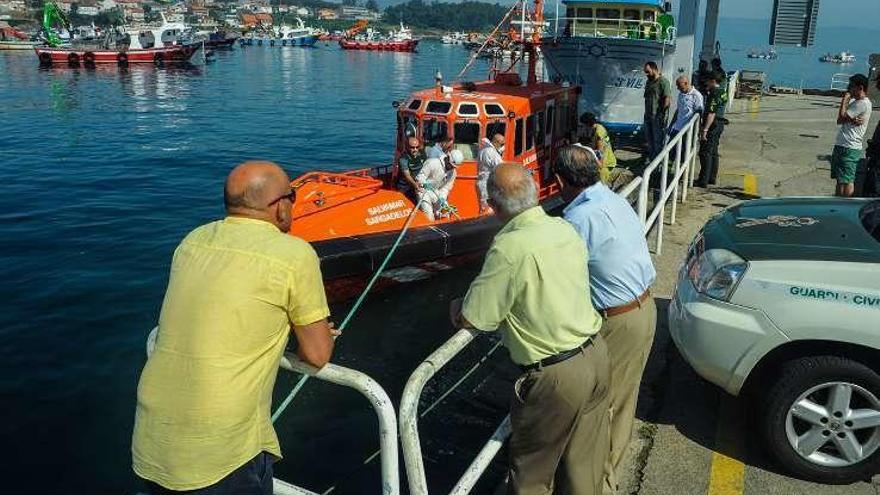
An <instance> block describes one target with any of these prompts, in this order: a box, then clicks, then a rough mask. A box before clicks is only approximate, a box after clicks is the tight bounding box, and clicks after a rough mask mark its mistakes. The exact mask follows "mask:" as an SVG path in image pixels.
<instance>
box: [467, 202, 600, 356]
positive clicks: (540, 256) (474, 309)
mask: <svg viewBox="0 0 880 495" xmlns="http://www.w3.org/2000/svg"><path fill="white" fill-rule="evenodd" d="M462 315H463V316H464V317H465V319H467V321H468V322H470V323H471V324H472V325H473V326H474V327H476V328H477V329H479V330H484V331H491V330H495V329H498V330H499V331H500V332H501V338H502V341H503V342H504V345H505V346H506V347H507V348H508V350H509V351H510V357H511V358H512V359H513V361H514V362H515V363H517V364H531V363H535V362H537V361H540V360H541V359H544V358H546V357H549V356H553V355H555V354H559V353H560V352H562V351H567V350H570V349H574V348H575V347H577V346H579V345H581V344H583V343H584V341H585V340H587V338H588V337H590V336H591V335H594V334H596V333H598V332H599V328H600V327H601V326H602V319H601V318H600V316H599V314H598V313H597V312H596V310H595V309H593V304H592V302H591V299H590V283H589V279H588V274H587V248H586V247H585V245H584V242H583V240H582V239H581V238H580V237H579V236H578V234H577V232H575V230H574V228H572V227H571V225H569V224H568V222H566V221H565V220H563V219H561V218H554V217H550V216H548V215H547V214H546V213H544V210H543V209H542V208H541V207H540V206H536V207H534V208H531V209H529V210H526V211H524V212H522V213H520V214H519V215H517V216H516V217H514V218H513V219H512V220H511V221H510V222H508V223H507V225H505V226H504V228H502V229H501V231H500V232H498V234H497V235H496V236H495V240H494V241H493V242H492V246H491V247H490V248H489V252H488V253H487V254H486V260H485V262H484V263H483V269H482V271H481V272H480V274H479V276H477V278H476V279H474V281H473V282H472V283H471V287H470V289H468V292H467V295H465V298H464V303H463V305H462Z"/></svg>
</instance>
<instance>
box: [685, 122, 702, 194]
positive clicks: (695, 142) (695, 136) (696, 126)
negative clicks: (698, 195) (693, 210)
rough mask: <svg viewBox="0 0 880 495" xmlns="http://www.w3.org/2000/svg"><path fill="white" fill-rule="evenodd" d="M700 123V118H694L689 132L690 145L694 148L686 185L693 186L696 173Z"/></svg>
mask: <svg viewBox="0 0 880 495" xmlns="http://www.w3.org/2000/svg"><path fill="white" fill-rule="evenodd" d="M701 127H702V123H701V120H700V119H696V120H695V121H694V124H693V132H691V143H690V146H691V147H692V149H693V150H694V152H693V154H692V155H691V169H690V173H689V174H688V187H694V178H695V177H696V175H697V158H699V155H700V128H701Z"/></svg>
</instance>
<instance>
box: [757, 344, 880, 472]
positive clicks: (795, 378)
mask: <svg viewBox="0 0 880 495" xmlns="http://www.w3.org/2000/svg"><path fill="white" fill-rule="evenodd" d="M775 375H776V376H777V377H778V378H777V379H776V381H775V382H773V384H772V386H771V387H770V388H769V389H767V391H766V393H765V394H763V397H762V406H763V407H762V408H761V415H760V418H759V420H758V421H759V429H760V431H761V436H762V440H763V441H764V444H765V447H766V449H767V450H768V451H769V452H770V453H771V454H772V455H773V457H774V458H775V459H776V460H777V461H778V462H779V463H780V464H781V465H782V466H783V467H785V468H786V469H788V470H789V471H791V472H793V473H795V474H796V475H798V476H801V477H802V478H804V479H806V480H809V481H814V482H817V483H824V484H835V485H842V484H850V483H855V482H857V481H864V480H868V479H870V478H871V477H872V476H873V475H874V474H877V473H878V472H880V449H877V451H875V452H874V453H873V454H872V455H871V456H870V457H868V458H867V459H865V460H863V461H861V462H859V463H857V464H853V465H851V466H845V467H838V468H830V467H825V466H819V465H816V464H813V463H811V462H809V461H807V460H806V459H804V458H802V457H801V456H800V455H799V454H798V453H797V452H795V451H794V449H792V447H791V444H789V442H788V437H787V436H786V434H785V418H786V416H787V414H788V410H789V408H790V407H791V405H792V404H793V403H794V401H795V400H796V399H797V398H798V397H799V396H800V395H801V394H802V393H804V392H805V391H806V390H808V389H809V388H811V387H814V386H816V385H819V384H822V383H828V382H837V381H840V382H849V383H854V384H856V385H859V386H860V387H863V388H864V389H866V390H868V391H869V392H871V393H872V394H874V395H875V396H876V397H878V398H880V375H878V374H877V372H875V371H874V370H872V369H871V368H869V367H868V366H866V365H864V364H862V363H860V362H858V361H855V360H852V359H848V358H844V357H840V356H810V357H803V358H798V359H794V360H792V361H789V362H787V363H784V364H783V365H782V366H781V367H780V369H779V372H778V373H775Z"/></svg>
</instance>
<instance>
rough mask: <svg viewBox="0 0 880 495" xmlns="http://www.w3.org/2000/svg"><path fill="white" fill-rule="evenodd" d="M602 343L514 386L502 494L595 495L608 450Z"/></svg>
mask: <svg viewBox="0 0 880 495" xmlns="http://www.w3.org/2000/svg"><path fill="white" fill-rule="evenodd" d="M610 372H611V370H610V365H609V360H608V353H607V349H606V347H605V342H604V341H603V340H602V337H601V336H599V335H597V336H596V337H595V340H594V341H593V344H592V345H590V346H587V347H586V348H585V349H583V350H582V351H581V353H580V354H578V355H577V356H574V357H572V358H569V359H567V360H565V361H563V362H561V363H557V364H554V365H551V366H545V367H543V368H541V369H539V370H532V371H528V372H526V373H525V374H523V375H522V376H521V377H520V378H519V379H518V380H517V382H516V385H515V394H514V398H513V403H512V405H511V408H510V420H511V425H512V427H513V431H512V433H511V437H510V472H509V473H508V485H507V493H508V494H515V495H539V494H540V495H544V494H549V493H560V494H572V495H598V494H599V493H600V492H601V490H602V479H603V468H604V464H605V459H607V457H608V452H609V449H610V448H611V440H610V436H609V435H610V432H609V417H608V407H609V403H608V398H609V386H610V383H609V380H610Z"/></svg>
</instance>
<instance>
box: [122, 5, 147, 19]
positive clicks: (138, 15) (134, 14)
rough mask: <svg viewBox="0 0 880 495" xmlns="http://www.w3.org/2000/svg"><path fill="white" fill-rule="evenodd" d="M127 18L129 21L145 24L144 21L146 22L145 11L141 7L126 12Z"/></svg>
mask: <svg viewBox="0 0 880 495" xmlns="http://www.w3.org/2000/svg"><path fill="white" fill-rule="evenodd" d="M125 17H126V18H127V19H131V20H132V21H133V22H144V20H146V14H145V12H144V9H142V8H140V7H133V8H131V9H129V10H126V11H125Z"/></svg>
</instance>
